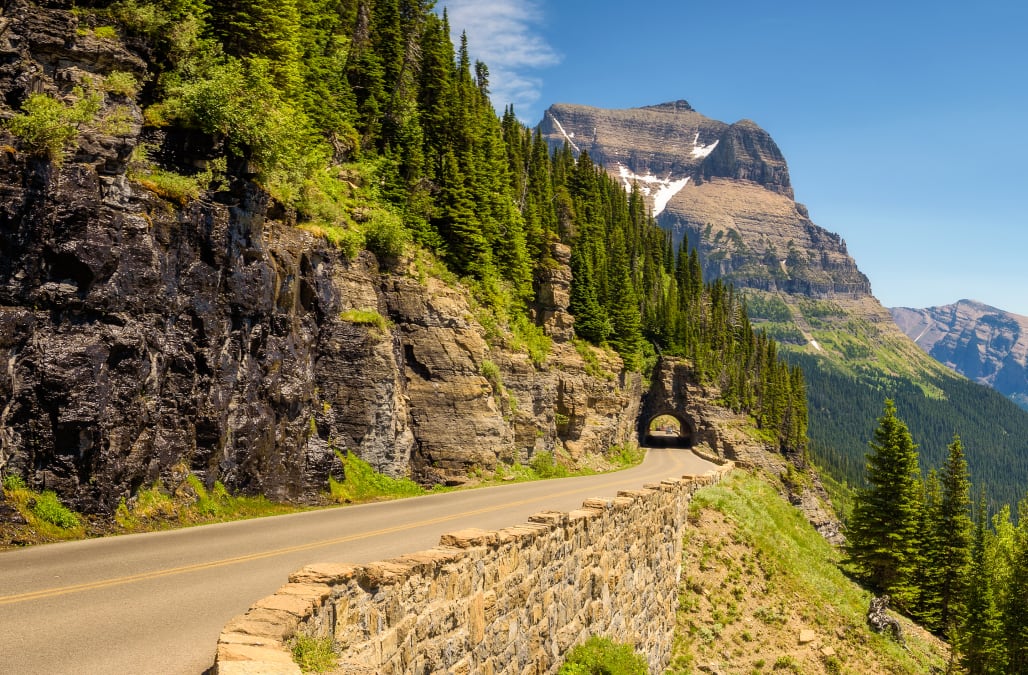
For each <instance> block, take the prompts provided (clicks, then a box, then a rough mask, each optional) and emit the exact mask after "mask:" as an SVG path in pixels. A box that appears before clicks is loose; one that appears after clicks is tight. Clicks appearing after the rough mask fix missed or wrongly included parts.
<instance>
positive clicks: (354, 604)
mask: <svg viewBox="0 0 1028 675" xmlns="http://www.w3.org/2000/svg"><path fill="white" fill-rule="evenodd" d="M731 468H732V465H731V464H728V465H726V466H723V467H720V468H719V469H717V470H713V471H710V472H708V473H707V474H705V475H703V476H683V477H682V478H677V479H668V480H664V481H661V482H660V483H659V484H648V485H646V486H644V487H643V489H640V490H631V491H623V492H620V493H618V496H617V498H615V499H612V500H606V499H589V500H586V501H585V502H584V503H583V504H582V508H581V509H577V510H575V511H571V512H568V513H564V512H557V511H543V512H540V513H537V514H535V515H534V516H532V517H531V518H530V519H529V522H527V523H524V524H522V525H517V526H514V527H508V528H505V529H502V530H498V531H485V530H478V529H469V530H461V531H458V532H452V533H449V534H445V535H443V536H442V537H441V539H440V541H439V545H438V546H437V547H435V548H432V549H429V550H427V551H421V552H418V553H412V554H409V555H404V556H401V557H399V558H394V559H391V560H386V561H381V562H374V563H369V564H365V565H348V564H319V565H312V566H309V567H305V568H304V569H302V570H300V571H299V572H296V573H294V574H292V575H291V576H290V578H289V583H288V584H286V585H285V586H283V587H282V588H280V589H279V590H278V592H276V593H275V594H274V595H271V596H269V597H267V598H264V599H263V600H260V601H258V602H257V603H256V604H254V605H253V606H252V607H251V608H250V610H249V611H247V612H246V614H243V615H241V616H239V617H237V618H235V619H233V620H232V621H231V622H229V624H228V625H227V626H226V627H225V630H224V631H223V632H222V634H221V637H220V639H219V644H218V656H217V665H216V672H217V673H218V675H240V674H244V673H245V674H247V675H252V674H254V673H299V672H300V671H299V669H298V668H297V667H296V665H295V664H294V663H293V662H292V660H291V657H290V654H289V648H288V644H289V641H290V640H291V639H292V638H293V637H294V636H295V635H297V634H299V633H303V634H307V635H313V636H327V635H331V636H332V637H333V638H334V640H335V641H336V643H337V644H338V645H340V646H341V647H342V648H343V652H342V654H343V655H342V659H341V661H340V665H339V668H338V670H337V671H336V672H337V673H354V674H356V673H361V674H363V673H376V674H382V675H388V674H390V673H396V674H399V673H436V672H438V673H454V674H457V673H484V674H501V673H504V674H505V673H511V674H522V673H539V674H542V673H555V672H556V671H557V670H558V668H559V667H560V665H561V663H562V661H563V654H564V653H566V652H567V651H568V650H569V649H570V648H571V647H572V646H573V645H575V644H578V643H581V642H583V641H585V640H586V639H587V638H588V637H589V636H591V635H599V636H605V637H609V638H611V639H613V640H615V641H617V642H624V643H628V644H632V645H633V646H634V647H635V648H636V649H637V650H638V651H640V652H641V653H643V654H645V655H646V657H647V659H648V661H649V663H650V666H651V669H652V670H653V671H654V672H659V671H660V670H662V669H663V668H664V667H665V666H666V665H667V663H668V661H669V658H670V654H671V642H672V637H673V635H674V627H675V607H676V603H677V597H678V583H679V579H680V576H681V559H682V551H681V547H682V539H683V534H684V528H685V526H686V512H687V509H688V504H689V498H690V496H691V495H692V493H693V492H694V491H695V490H696V489H697V488H699V487H701V486H704V485H708V484H711V483H714V482H717V481H719V480H720V479H721V477H722V476H723V475H724V474H725V473H726V472H727V471H729V470H731Z"/></svg>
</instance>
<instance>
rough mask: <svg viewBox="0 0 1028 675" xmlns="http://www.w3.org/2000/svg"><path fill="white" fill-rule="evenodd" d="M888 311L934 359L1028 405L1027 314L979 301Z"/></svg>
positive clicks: (1022, 404) (1025, 405)
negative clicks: (1005, 309) (1008, 310)
mask: <svg viewBox="0 0 1028 675" xmlns="http://www.w3.org/2000/svg"><path fill="white" fill-rule="evenodd" d="M889 311H890V312H891V313H892V317H893V318H894V319H895V320H896V324H897V325H898V326H899V327H900V329H902V330H903V332H904V333H906V334H907V336H908V337H909V338H910V339H911V340H913V341H914V342H916V343H917V346H918V347H920V348H921V349H923V350H925V351H926V352H928V354H930V355H931V356H932V357H934V358H935V359H937V360H939V361H940V362H942V363H943V364H944V365H946V366H948V367H950V368H952V369H953V370H955V371H957V372H958V373H960V374H961V375H964V376H965V377H967V378H969V379H972V380H974V381H975V382H978V383H980V384H985V385H988V386H990V387H992V388H993V389H995V390H997V391H998V392H1000V393H1001V394H1003V395H1005V396H1007V397H1008V398H1010V399H1011V400H1012V401H1014V402H1015V403H1017V404H1018V405H1019V406H1021V407H1022V408H1026V409H1028V317H1024V316H1019V315H1017V314H1012V313H1010V312H1005V311H1003V310H1001V309H996V308H995V307H990V306H989V305H985V304H982V303H980V302H976V301H974V300H960V301H959V302H956V303H954V304H952V305H943V306H941V307H928V308H926V309H912V308H909V307H893V308H891V309H890V310H889Z"/></svg>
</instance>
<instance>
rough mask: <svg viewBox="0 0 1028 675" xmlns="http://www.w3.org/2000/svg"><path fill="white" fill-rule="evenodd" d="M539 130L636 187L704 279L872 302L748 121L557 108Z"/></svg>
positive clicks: (658, 110)
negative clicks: (692, 251)
mask: <svg viewBox="0 0 1028 675" xmlns="http://www.w3.org/2000/svg"><path fill="white" fill-rule="evenodd" d="M539 129H540V131H541V132H542V133H543V135H544V136H545V137H546V138H547V140H548V141H549V142H550V143H551V145H553V146H561V145H563V144H564V143H565V142H567V143H570V144H571V145H572V147H573V149H575V150H576V151H579V152H588V153H589V155H590V156H591V157H592V158H593V159H594V160H596V161H597V162H600V163H602V164H603V165H604V167H605V168H606V169H607V171H608V172H610V173H611V175H613V176H615V177H616V178H618V179H620V180H621V181H622V182H623V183H624V185H625V187H626V188H628V189H630V188H631V186H632V185H633V183H634V184H637V185H638V186H639V188H640V189H641V190H642V192H643V193H644V194H645V195H646V196H647V197H648V198H649V200H650V204H651V206H652V208H653V212H654V214H655V215H656V216H657V220H658V222H659V223H660V224H661V225H662V226H663V227H664V228H665V229H668V230H670V231H672V232H673V233H674V234H675V238H676V242H677V241H680V240H681V238H682V237H683V236H687V237H688V238H689V242H690V244H691V245H694V246H696V247H697V248H698V250H699V252H700V256H701V259H702V262H703V266H704V272H705V274H706V275H707V277H708V278H712V277H723V278H727V279H729V280H731V281H733V282H735V283H736V284H737V285H739V286H743V287H748V288H755V289H759V290H764V291H782V292H785V293H791V294H799V295H804V296H809V297H833V298H839V297H842V298H853V299H860V298H864V297H867V296H869V295H870V292H871V290H870V285H869V283H868V280H867V277H865V276H864V275H863V274H862V273H861V272H860V270H858V269H857V266H856V263H855V262H854V261H853V259H852V258H850V256H849V254H848V253H847V251H846V245H845V243H844V242H843V241H842V239H841V238H840V237H839V236H838V235H836V234H833V233H831V232H828V231H826V230H824V229H822V228H820V227H818V226H817V225H815V224H814V223H813V222H812V221H811V220H810V218H809V216H808V214H807V210H806V208H805V207H804V206H803V205H802V204H798V203H796V202H795V201H794V200H793V191H792V185H791V183H790V181H789V170H788V167H787V165H786V163H785V158H784V157H783V156H782V153H781V151H780V150H779V148H778V146H777V145H776V144H775V142H774V140H772V138H771V137H770V136H769V135H768V133H767V132H766V131H764V130H763V129H761V128H760V127H759V126H757V125H756V124H754V123H753V122H751V121H749V120H742V121H740V122H736V123H735V124H731V125H729V124H725V123H723V122H718V121H716V120H711V119H709V118H707V117H704V116H703V115H701V114H699V113H697V112H696V111H695V110H693V109H692V107H691V106H690V105H689V104H688V103H686V102H685V101H677V102H673V103H664V104H661V105H655V106H648V107H644V108H633V109H629V110H602V109H599V108H590V107H587V106H579V105H567V104H558V105H554V106H551V107H550V108H549V109H548V110H547V111H546V113H545V115H544V117H543V120H542V122H540V124H539Z"/></svg>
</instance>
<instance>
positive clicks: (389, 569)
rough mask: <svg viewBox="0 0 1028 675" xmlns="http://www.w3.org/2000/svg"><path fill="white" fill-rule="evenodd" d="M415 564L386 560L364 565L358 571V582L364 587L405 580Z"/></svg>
mask: <svg viewBox="0 0 1028 675" xmlns="http://www.w3.org/2000/svg"><path fill="white" fill-rule="evenodd" d="M413 567H414V564H412V563H410V562H404V561H403V560H386V561H382V562H373V563H369V564H367V565H364V566H363V567H361V568H360V570H359V571H358V572H357V582H358V583H359V584H360V585H361V586H362V587H363V588H381V587H382V586H391V585H393V584H398V583H400V582H402V581H404V580H405V579H406V578H407V576H408V575H409V574H410V572H411V569H412V568H413Z"/></svg>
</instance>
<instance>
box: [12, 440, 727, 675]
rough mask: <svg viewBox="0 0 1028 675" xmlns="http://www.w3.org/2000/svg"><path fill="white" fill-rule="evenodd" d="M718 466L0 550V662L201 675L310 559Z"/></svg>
mask: <svg viewBox="0 0 1028 675" xmlns="http://www.w3.org/2000/svg"><path fill="white" fill-rule="evenodd" d="M713 466H714V465H713V464H711V463H709V462H707V461H705V460H703V459H700V458H699V457H697V456H696V455H694V454H692V453H691V452H690V451H688V450H681V449H653V450H650V451H649V452H648V453H647V457H646V460H645V461H644V462H643V463H642V464H641V465H640V466H638V467H634V468H632V469H628V470H625V471H619V472H616V473H610V474H601V475H597V476H584V477H577V478H565V479H560V480H548V481H536V482H532V483H518V484H512V485H502V486H498V487H490V488H484V489H478V490H466V491H461V492H450V493H445V494H437V495H429V496H425V497H415V498H411V499H404V500H399V501H390V502H380V503H376V504H365V505H360V506H351V507H346V508H336V509H325V510H320V511H311V512H306V513H297V514H291V515H285V516H276V517H272V518H261V519H257V520H247V521H240V522H234V523H222V524H218V525H207V526H204V527H194V528H188V529H183V530H175V531H171V532H158V533H154V534H140V535H126V536H120V537H109V538H105V539H92V540H87V541H77V542H69V543H63V544H51V545H46V546H37V547H33V548H28V549H22V550H12V551H5V552H0V673H10V674H12V675H33V674H36V673H38V674H40V675H60V674H63V673H68V674H69V675H71V674H74V675H93V674H96V675H112V674H116V673H131V674H133V675H147V674H151V673H152V674H155V675H164V674H172V675H174V674H178V673H189V674H191V675H196V674H198V673H201V672H203V671H204V670H205V669H206V668H208V667H209V666H210V665H211V664H212V663H213V659H214V652H215V647H216V643H217V638H218V634H219V633H220V632H221V629H222V627H223V626H224V625H225V624H226V623H227V622H228V621H229V619H231V618H232V617H234V616H236V615H237V614H240V613H242V612H244V611H246V609H247V608H248V607H249V606H250V605H251V604H252V603H253V602H254V601H256V600H258V599H260V598H262V597H264V596H265V595H270V594H271V593H273V592H274V591H275V590H276V589H277V588H278V587H279V586H281V585H282V584H284V583H285V582H286V578H287V577H288V575H289V574H290V573H291V572H293V571H295V570H298V569H300V568H301V567H303V566H304V565H308V564H311V563H315V562H327V561H331V562H354V563H362V562H371V561H374V560H381V559H385V558H390V557H395V556H398V555H400V554H402V553H409V552H414V551H418V550H422V549H426V548H431V547H432V546H435V545H436V544H437V543H438V540H439V535H440V534H443V533H444V532H449V531H452V530H458V529H462V528H465V527H480V528H483V529H499V528H502V527H507V526H509V525H516V524H518V523H521V522H523V521H525V520H526V519H527V518H528V516H530V515H531V514H533V513H535V512H537V511H540V510H544V509H553V510H559V511H568V510H571V509H574V508H577V507H578V506H579V505H580V504H581V502H582V500H584V499H587V498H589V497H608V498H609V497H614V496H615V495H616V493H617V491H618V490H623V489H632V488H638V487H641V486H642V484H643V483H647V482H652V481H658V480H660V479H662V478H667V477H671V476H681V475H682V474H686V473H703V472H704V471H706V470H708V469H710V468H712V467H713Z"/></svg>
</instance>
